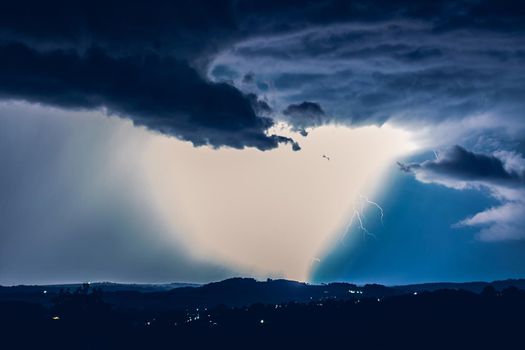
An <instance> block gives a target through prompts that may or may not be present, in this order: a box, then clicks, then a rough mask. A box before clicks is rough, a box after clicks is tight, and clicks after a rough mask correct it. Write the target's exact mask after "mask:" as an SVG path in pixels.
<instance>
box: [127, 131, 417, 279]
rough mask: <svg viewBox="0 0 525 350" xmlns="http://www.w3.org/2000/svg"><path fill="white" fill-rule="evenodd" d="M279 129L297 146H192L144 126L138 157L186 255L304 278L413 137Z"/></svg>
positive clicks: (261, 274) (149, 187)
mask: <svg viewBox="0 0 525 350" xmlns="http://www.w3.org/2000/svg"><path fill="white" fill-rule="evenodd" d="M279 128H280V130H279V131H280V134H284V135H286V134H289V135H292V136H293V137H294V139H296V140H298V141H300V144H301V147H302V150H301V151H300V152H293V151H292V150H291V147H290V146H284V145H283V146H281V147H280V148H278V149H276V150H272V151H267V152H261V151H258V150H255V149H245V150H234V149H219V150H213V149H210V148H208V147H200V148H194V147H192V146H191V145H190V144H189V143H186V142H181V141H178V140H176V139H174V138H169V137H165V136H162V135H153V134H150V133H148V135H149V136H147V138H148V139H149V141H148V142H145V143H144V144H142V145H143V147H142V149H141V152H140V154H139V157H140V159H138V161H139V162H140V163H141V168H142V170H143V171H144V184H145V186H146V188H145V190H146V191H147V192H149V193H151V195H152V196H153V199H154V200H153V202H154V203H156V204H155V205H156V206H157V208H154V210H156V211H158V212H160V213H161V217H163V218H164V220H165V223H164V224H165V225H167V226H168V227H171V228H172V231H173V232H174V234H175V232H179V234H181V235H182V237H179V239H181V240H182V242H183V244H185V245H186V248H187V249H188V251H189V253H190V254H192V255H194V256H196V257H200V258H202V257H205V258H206V259H208V260H212V261H216V262H218V263H221V264H226V265H227V266H232V267H234V268H235V269H236V270H237V271H242V272H244V273H246V274H251V275H255V276H258V277H267V276H272V277H286V278H291V279H297V280H307V279H308V274H309V270H310V268H311V267H312V262H313V261H314V260H315V259H316V257H317V256H318V255H319V254H322V252H323V250H324V249H326V248H328V247H329V246H331V245H332V244H333V240H334V238H337V237H340V233H341V230H342V229H343V228H344V226H345V225H346V224H347V221H348V220H349V218H350V215H351V214H352V208H353V204H354V202H355V201H356V199H358V198H359V195H361V194H366V195H367V196H369V197H370V198H373V193H374V191H375V190H376V189H377V185H378V184H379V183H380V179H381V177H382V176H383V175H384V173H385V170H386V169H392V168H391V167H392V163H393V161H394V160H395V159H396V157H399V156H400V155H402V154H406V153H407V152H409V151H411V150H413V149H414V148H415V146H414V145H413V144H412V143H411V142H410V138H409V135H408V134H407V133H406V132H404V131H401V130H396V129H393V128H392V127H389V126H383V127H381V128H378V127H373V126H370V127H363V128H358V129H350V128H348V127H342V126H341V127H336V126H323V127H319V128H316V129H313V130H310V134H309V135H308V137H306V138H303V137H301V136H299V135H297V134H292V133H291V132H289V130H287V129H286V128H285V126H283V125H280V127H279ZM136 132H138V130H137V131H136ZM141 133H142V131H141ZM144 133H145V132H144ZM144 136H145V135H144ZM323 154H326V155H328V156H329V157H330V160H327V159H325V158H323V157H322V155H323ZM177 235H178V234H177Z"/></svg>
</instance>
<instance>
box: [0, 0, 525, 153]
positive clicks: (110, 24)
mask: <svg viewBox="0 0 525 350" xmlns="http://www.w3.org/2000/svg"><path fill="white" fill-rule="evenodd" d="M35 14H37V15H35ZM523 14H524V10H523V6H520V5H516V4H515V3H512V2H507V1H501V2H493V1H479V2H468V1H465V2H460V3H458V2H455V1H454V2H453V1H445V2H440V3H432V4H430V3H426V2H425V3H423V2H422V3H415V2H411V1H386V0H385V1H379V2H374V3H369V2H367V1H358V2H351V3H349V2H347V1H342V0H328V1H323V2H321V3H315V2H312V3H307V4H304V3H303V2H300V1H285V2H283V1H255V2H254V1H234V0H231V1H228V0H226V1H221V2H215V1H213V2H210V1H204V0H197V1H189V0H182V1H177V2H176V3H170V2H154V3H151V2H146V1H138V2H134V3H133V5H132V6H130V5H129V4H128V3H125V2H121V1H110V2H101V1H96V0H95V1H77V2H75V4H68V3H64V2H62V1H57V2H55V1H47V2H45V3H43V2H41V1H20V2H16V3H13V4H10V5H9V6H7V7H6V8H4V9H3V11H2V12H1V13H0V45H1V46H2V50H3V52H2V54H3V55H7V56H8V57H11V61H10V62H6V60H7V59H8V57H6V58H4V59H3V60H2V61H3V63H4V64H5V63H8V65H6V68H5V70H7V67H9V69H10V70H13V69H14V70H15V71H17V75H13V74H9V72H7V74H6V72H5V71H4V72H3V75H5V76H0V85H2V87H3V91H2V92H3V98H17V99H24V100H28V101H31V102H37V103H46V104H49V103H52V104H54V105H56V106H60V107H71V108H94V107H100V106H101V105H103V107H105V108H107V109H108V111H109V112H111V113H116V114H119V115H120V116H122V117H129V118H131V119H132V120H133V121H134V122H135V123H137V124H141V125H145V126H147V127H149V128H151V129H154V130H158V131H161V132H164V133H168V134H170V135H174V136H177V137H179V138H182V139H184V140H188V141H191V142H193V143H194V144H196V145H201V144H209V145H212V146H222V145H225V146H230V147H236V148H242V147H245V146H251V147H257V148H260V149H269V148H273V147H276V146H277V144H278V140H279V138H276V137H273V136H271V135H266V134H265V130H267V129H268V127H270V126H271V124H272V121H271V120H270V119H268V118H264V117H263V118H259V116H258V115H257V111H254V110H253V108H251V106H250V103H248V102H247V101H246V100H247V97H246V96H244V95H243V94H241V93H239V92H238V91H236V90H237V89H236V88H234V87H231V86H225V85H224V84H213V83H211V82H209V81H207V79H206V77H205V72H208V71H209V70H210V68H211V71H213V72H215V74H216V75H217V77H218V76H221V77H222V79H224V80H227V81H234V82H235V81H237V80H240V81H242V80H244V81H245V83H247V82H249V81H252V80H255V82H256V84H251V83H250V84H245V85H250V86H251V88H252V87H253V86H255V87H257V86H258V87H259V88H260V89H261V90H264V89H263V87H265V88H266V91H264V93H266V92H268V90H272V89H273V88H274V87H278V86H279V84H277V82H278V81H281V82H282V81H283V80H282V79H279V78H280V77H279V75H284V74H292V75H294V76H295V79H297V80H296V81H297V82H298V84H301V79H303V78H304V79H310V78H314V77H315V79H316V81H317V83H316V84H306V85H303V88H301V89H300V90H299V91H297V90H296V91H290V90H288V91H287V92H286V93H285V94H284V95H283V94H282V93H281V94H280V95H281V96H283V101H282V102H279V103H277V104H276V106H277V107H279V109H282V108H284V107H285V106H286V105H288V104H290V103H296V102H297V101H300V100H306V101H307V100H316V101H318V102H319V103H321V104H322V105H323V107H324V108H326V110H327V111H328V112H329V114H330V115H331V116H332V115H333V116H335V117H337V118H340V119H343V120H346V121H349V122H351V123H355V124H374V123H376V124H378V123H383V122H385V121H386V120H390V119H399V118H401V119H406V118H408V119H410V120H417V119H418V118H421V116H424V117H425V118H440V119H442V118H445V117H449V116H450V115H451V114H456V115H464V114H465V113H472V112H474V111H479V110H480V109H486V108H488V107H489V106H491V108H494V109H496V110H498V111H499V110H502V109H505V110H506V112H507V114H509V115H515V112H516V111H515V110H514V109H515V108H514V107H516V108H519V109H522V107H523V103H522V102H520V101H523V100H524V99H523V90H522V88H521V87H522V86H523V74H522V73H520V72H521V71H522V70H521V69H520V67H521V63H522V61H523V59H524V57H525V55H524V53H523V50H520V49H518V48H519V47H521V46H522V40H521V39H520V37H519V36H516V35H511V34H512V33H516V32H520V31H523V30H524V28H525V26H524V25H523V22H524V21H523V17H524V16H523ZM341 24H344V25H346V26H347V27H346V28H347V29H348V30H342V31H341V30H340V29H341V28H342V27H341ZM348 26H350V27H348ZM304 28H306V30H304ZM337 28H339V29H337ZM459 29H461V30H462V33H461V35H457V34H456V33H455V31H457V30H459ZM452 37H453V38H454V40H450V39H451V38H452ZM480 38H483V40H479V39H480ZM474 40H477V41H483V43H484V44H483V46H482V45H479V44H476V43H475V42H474ZM453 43H457V45H456V44H453ZM232 47H233V48H234V50H233V53H234V54H235V55H237V56H239V57H240V58H243V59H244V61H243V60H240V61H239V64H238V66H237V67H232V65H231V64H230V65H222V66H221V65H219V64H213V67H210V63H211V62H215V56H216V55H217V54H218V53H219V52H226V51H230V49H232ZM487 47H490V49H487ZM24 48H25V49H24ZM24 50H25V53H23V52H22V51H24ZM93 51H98V52H99V54H98V55H99V56H100V57H99V60H97V61H96V62H93V61H90V57H91V55H93ZM17 55H22V57H19V56H17ZM24 58H25V60H24ZM91 58H92V57H91ZM262 58H266V59H269V60H270V61H271V62H270V63H271V64H267V65H262V66H261V65H259V63H260V62H259V61H260V59H262ZM246 60H250V62H251V64H252V65H254V66H253V67H245V66H246V62H245V61H246ZM501 62H505V64H504V65H502V64H499V65H496V64H495V63H501ZM281 63H282V64H281ZM320 63H322V64H320ZM59 67H60V69H59ZM289 67H293V68H292V69H290V68H289ZM454 67H457V68H454ZM245 68H247V69H245ZM252 68H253V69H252ZM282 68H283V69H284V70H283V69H282ZM62 69H63V70H64V71H65V72H63V71H62ZM264 69H273V70H275V72H276V73H275V76H273V77H270V78H271V79H267V78H268V77H267V76H265V75H264V74H263V75H260V74H259V71H261V70H264ZM237 70H240V71H237ZM246 72H250V73H249V74H248V75H246ZM66 73H67V75H66ZM252 73H253V74H252ZM76 74H78V75H79V77H78V79H77V80H76V81H72V80H74V78H72V77H71V76H72V75H76ZM126 74H129V75H127V76H126ZM305 74H309V75H310V78H308V77H306V75H305ZM90 75H93V79H92V81H89V82H88V81H87V79H86V78H87V77H89V76H90ZM349 75H352V76H353V78H352V79H347V77H348V76H349ZM301 76H302V77H303V78H300V77H301ZM82 77H83V78H84V79H81V78H82ZM486 77H490V79H486ZM495 77H497V78H495ZM245 78H246V79H245ZM65 80H68V81H65ZM95 80H97V84H98V86H97V87H100V88H101V89H99V90H97V91H96V92H94V91H93V90H92V89H93V87H94V85H96V84H94V83H95V82H94V81H95ZM273 81H275V82H276V84H275V85H273V83H272V84H269V83H268V82H273ZM305 81H306V80H303V81H302V83H304V82H305ZM73 83H75V84H73ZM115 83H119V84H128V85H127V86H126V88H124V87H122V88H121V89H120V90H119V91H115V86H114V84H115ZM33 84H34V86H33V87H32V88H31V89H30V88H28V87H26V89H22V87H23V85H33ZM86 84H87V85H86ZM65 86H67V87H69V88H72V90H71V93H70V94H69V95H68V96H65V93H64V92H63V91H62V90H61V89H64V88H65ZM272 86H273V87H272ZM288 86H289V88H291V89H292V90H293V89H295V87H294V86H293V85H292V83H291V82H289V83H288ZM57 88H58V91H57V90H56V89H57ZM150 91H151V93H149V92H150ZM153 92H155V94H154V93H153ZM251 92H256V91H251ZM257 92H262V91H257ZM53 94H57V96H52V95H53ZM142 94H144V97H143V98H142V97H138V96H140V95H142ZM287 95H289V96H287ZM168 101H171V103H168ZM271 105H272V106H273V104H271ZM435 106H440V108H439V109H436V108H435ZM436 111H437V112H436Z"/></svg>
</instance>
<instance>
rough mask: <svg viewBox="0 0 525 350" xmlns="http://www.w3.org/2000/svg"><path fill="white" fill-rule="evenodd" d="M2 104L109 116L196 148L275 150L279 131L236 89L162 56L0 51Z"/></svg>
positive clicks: (95, 51) (13, 48)
mask: <svg viewBox="0 0 525 350" xmlns="http://www.w3.org/2000/svg"><path fill="white" fill-rule="evenodd" d="M0 81H1V82H2V84H1V85H0V96H1V97H2V98H4V99H27V100H30V101H38V102H41V103H46V104H50V105H55V106H60V107H66V108H86V109H93V108H101V107H105V108H107V109H108V110H109V111H110V112H111V113H116V114H118V115H121V116H128V117H130V118H131V119H132V120H133V122H134V123H135V124H138V125H144V126H147V127H148V128H150V129H153V130H158V131H160V132H163V133H166V134H171V135H175V136H177V137H179V138H181V139H184V140H189V141H191V142H193V143H194V144H196V145H203V144H211V145H214V146H220V145H228V146H232V147H236V148H242V147H243V146H253V147H258V148H260V149H269V148H273V147H275V146H276V145H277V143H278V139H277V138H276V137H274V136H266V135H265V134H264V131H265V130H266V129H267V128H268V127H269V126H271V125H272V121H271V120H270V119H267V118H261V117H258V116H257V115H256V114H255V113H254V110H253V108H252V106H251V104H250V101H249V100H248V99H247V98H246V97H245V96H243V95H242V94H241V93H240V92H239V91H238V90H236V89H235V88H234V87H232V86H230V85H227V84H213V83H209V82H206V81H204V80H202V79H201V78H200V77H199V75H198V73H197V72H196V71H195V70H194V69H192V68H191V67H189V66H188V65H186V64H184V63H183V62H181V61H179V60H177V59H175V58H172V57H168V56H159V55H157V54H155V53H144V54H142V55H134V56H120V57H111V56H109V55H108V54H107V53H106V52H105V50H104V49H100V48H91V49H88V50H87V51H86V52H85V53H84V54H83V55H79V54H78V53H76V52H72V51H68V50H52V51H47V52H39V51H36V50H34V49H31V48H28V47H26V46H24V45H21V44H7V45H2V46H0Z"/></svg>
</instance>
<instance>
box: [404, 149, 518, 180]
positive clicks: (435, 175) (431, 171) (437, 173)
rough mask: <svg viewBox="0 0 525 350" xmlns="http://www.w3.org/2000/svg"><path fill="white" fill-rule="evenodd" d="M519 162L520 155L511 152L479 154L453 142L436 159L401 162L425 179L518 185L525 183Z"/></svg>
mask: <svg viewBox="0 0 525 350" xmlns="http://www.w3.org/2000/svg"><path fill="white" fill-rule="evenodd" d="M523 164H524V163H523V158H521V157H519V156H518V155H516V154H514V153H509V152H504V153H503V152H499V153H497V154H494V155H493V154H479V153H474V152H470V151H467V150H466V149H464V148H463V147H461V146H457V145H456V146H453V147H451V148H450V149H448V150H446V151H445V152H444V153H442V154H440V155H439V156H438V158H437V159H434V160H427V161H424V162H422V163H413V164H408V165H404V168H405V169H406V170H407V171H412V172H414V173H415V174H416V176H417V177H418V178H419V179H421V180H423V181H427V182H443V183H446V182H447V181H449V182H458V183H461V184H470V183H479V184H484V185H487V186H506V187H518V186H523V185H524V184H525V182H524V181H525V171H524V168H523Z"/></svg>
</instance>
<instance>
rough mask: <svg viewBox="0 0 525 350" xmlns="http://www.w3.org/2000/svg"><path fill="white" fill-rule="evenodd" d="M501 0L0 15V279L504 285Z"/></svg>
mask: <svg viewBox="0 0 525 350" xmlns="http://www.w3.org/2000/svg"><path fill="white" fill-rule="evenodd" d="M524 64H525V6H524V5H522V4H520V2H519V1H506V0H499V1H482V0H478V1H474V0H472V1H432V2H429V1H337V0H324V1H291V0H286V1H282V0H281V1H243V0H235V1H234V0H231V1H226V0H225V1H199V0H192V1H185V0H178V1H133V2H128V1H116V0H111V1H100V2H99V1H74V2H70V1H45V2H44V1H34V2H33V1H23V0H22V1H14V2H5V3H3V4H1V5H0V284H3V285H12V284H22V283H24V284H29V283H62V282H79V281H102V280H103V281H116V282H173V281H184V282H209V281H216V280H220V279H224V278H227V277H232V276H252V277H256V278H261V279H264V278H267V277H272V278H276V277H282V278H288V279H295V280H301V281H309V282H330V281H351V282H358V283H365V282H375V283H384V284H399V283H416V282H429V281H469V280H495V279H504V278H510V277H512V278H518V277H524V276H525V158H524V154H525V69H524Z"/></svg>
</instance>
